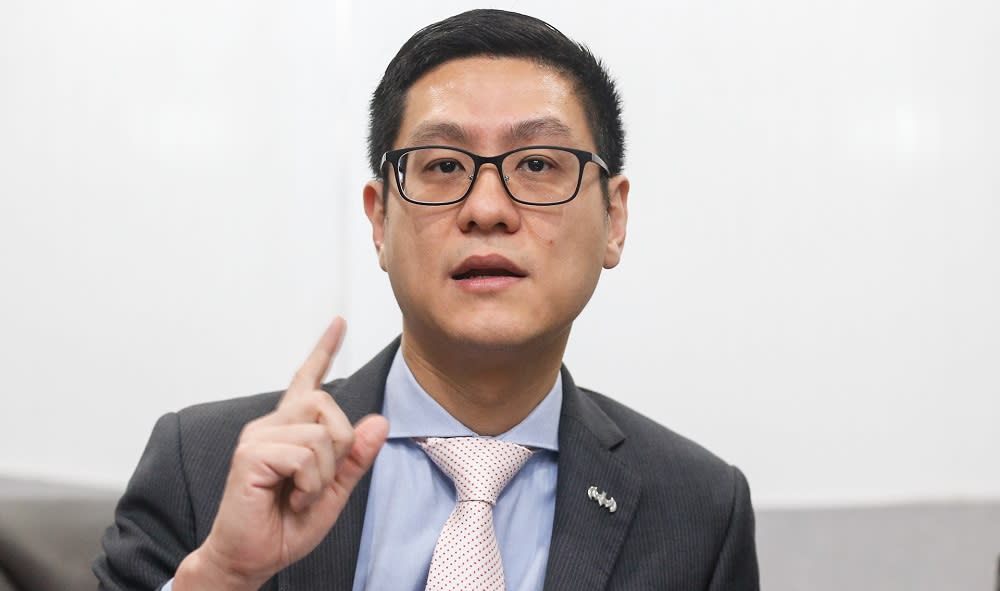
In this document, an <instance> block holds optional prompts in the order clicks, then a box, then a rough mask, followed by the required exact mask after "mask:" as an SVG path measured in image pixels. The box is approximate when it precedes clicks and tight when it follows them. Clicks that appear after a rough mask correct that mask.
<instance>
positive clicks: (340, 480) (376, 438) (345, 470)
mask: <svg viewBox="0 0 1000 591" xmlns="http://www.w3.org/2000/svg"><path fill="white" fill-rule="evenodd" d="M388 435H389V421H387V420H386V419H385V417H383V416H382V415H368V416H366V417H364V418H363V419H361V420H360V421H358V422H357V424H356V425H355V426H354V445H353V446H352V447H351V452H350V453H349V454H347V456H346V457H345V458H344V459H343V460H341V462H340V465H339V466H337V475H336V477H335V480H336V481H337V484H339V485H340V486H342V487H344V488H345V489H346V490H348V491H350V490H352V489H353V488H354V485H355V484H357V483H358V481H359V480H361V477H362V476H364V475H365V472H367V471H368V469H369V468H371V467H372V464H374V463H375V456H377V455H378V452H379V450H380V449H382V444H383V443H385V439H386V437H387V436H388Z"/></svg>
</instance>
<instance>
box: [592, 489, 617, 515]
mask: <svg viewBox="0 0 1000 591" xmlns="http://www.w3.org/2000/svg"><path fill="white" fill-rule="evenodd" d="M587 497H588V498H590V500H592V501H596V502H597V504H598V505H600V506H602V507H604V508H605V509H607V510H608V513H614V512H615V511H617V510H618V503H616V502H615V498H614V497H609V496H608V495H607V493H605V492H604V491H603V490H602V491H601V492H597V487H596V486H592V487H590V488H588V489H587Z"/></svg>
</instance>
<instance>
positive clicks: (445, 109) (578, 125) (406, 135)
mask: <svg viewBox="0 0 1000 591" xmlns="http://www.w3.org/2000/svg"><path fill="white" fill-rule="evenodd" d="M401 123H402V124H401V126H400V130H399V131H400V134H399V136H398V138H397V139H398V142H399V143H398V144H397V147H400V146H402V145H404V144H405V145H421V144H423V145H426V144H434V143H448V144H454V143H458V144H462V145H466V146H472V145H473V144H475V143H476V141H477V140H482V141H493V140H496V141H499V142H502V143H513V144H518V143H522V142H525V141H529V142H533V143H552V142H558V143H573V144H575V145H578V147H584V146H582V145H579V144H580V143H581V142H587V143H589V141H588V140H589V139H590V133H589V131H590V130H589V125H588V122H587V119H586V116H585V114H584V109H583V105H582V102H581V100H580V97H579V96H578V94H577V92H576V85H575V84H574V83H573V81H572V80H571V79H570V78H569V77H567V76H566V75H565V74H564V73H562V72H559V71H557V70H556V69H554V68H552V67H550V66H548V65H545V64H543V63H540V62H538V61H537V60H532V59H527V58H520V57H492V56H473V57H465V58H458V59H454V60H449V61H447V62H444V63H443V64H441V65H439V66H437V67H435V68H433V69H432V70H430V71H428V72H427V73H426V74H424V75H423V76H421V77H420V78H419V79H417V80H416V81H415V82H414V83H413V85H412V86H410V88H409V89H408V90H407V93H406V98H405V107H404V110H403V121H402V122H401Z"/></svg>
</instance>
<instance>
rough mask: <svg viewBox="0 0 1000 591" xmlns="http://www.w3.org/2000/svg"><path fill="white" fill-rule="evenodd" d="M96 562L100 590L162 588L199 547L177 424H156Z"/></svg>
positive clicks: (166, 419) (167, 418)
mask: <svg viewBox="0 0 1000 591" xmlns="http://www.w3.org/2000/svg"><path fill="white" fill-rule="evenodd" d="M101 544H102V547H103V552H102V553H101V554H100V555H98V557H97V559H96V560H95V561H94V574H96V575H97V579H98V581H99V585H98V589H99V590H100V591H148V590H153V589H159V588H160V587H161V586H162V585H164V584H165V583H166V582H167V581H168V580H170V579H171V578H172V577H173V576H174V571H176V570H177V566H178V565H179V564H180V562H181V560H183V559H184V557H185V556H187V555H188V553H190V552H191V551H193V550H194V549H195V547H196V537H195V522H194V512H193V509H192V504H191V498H190V496H189V489H188V484H187V479H186V477H185V474H184V466H183V458H182V448H181V441H180V429H179V419H178V416H177V414H175V413H171V414H167V415H164V416H163V417H161V418H160V420H159V421H157V423H156V426H155V427H154V428H153V433H152V435H150V438H149V442H148V443H147V444H146V449H145V451H144V452H143V454H142V458H141V459H140V460H139V465H138V466H137V467H136V469H135V473H134V474H133V475H132V478H131V480H130V481H129V484H128V486H127V487H126V489H125V494H124V495H123V496H122V498H121V500H120V501H119V502H118V506H117V508H116V510H115V521H114V524H112V525H111V526H110V527H109V528H108V529H107V530H106V531H105V532H104V537H103V538H102V540H101Z"/></svg>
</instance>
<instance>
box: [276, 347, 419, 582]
mask: <svg viewBox="0 0 1000 591" xmlns="http://www.w3.org/2000/svg"><path fill="white" fill-rule="evenodd" d="M398 348H399V339H398V338H397V339H396V340H395V341H393V342H392V344H390V345H389V346H388V347H386V348H385V349H383V350H382V352H381V353H379V354H378V355H377V356H376V357H375V358H374V359H372V360H371V361H369V362H368V363H367V364H366V365H365V366H364V367H362V368H361V369H359V370H358V371H357V372H356V373H354V374H353V375H352V376H350V377H349V378H347V379H346V380H338V381H334V382H331V383H330V384H326V385H325V386H323V389H324V390H326V391H327V392H329V393H330V394H331V395H332V396H333V397H334V399H335V400H336V401H337V404H338V405H340V408H341V409H342V410H343V411H344V414H346V415H347V418H348V419H349V420H350V421H351V423H352V424H354V423H356V422H358V420H359V419H361V418H362V417H363V416H365V415H368V414H371V413H377V412H382V402H383V400H384V399H385V380H386V376H387V375H388V374H389V367H390V366H391V365H392V359H393V356H394V355H395V354H396V349H398ZM370 487H371V471H369V472H368V473H367V474H365V476H364V477H363V478H362V479H361V480H360V481H359V482H358V485H357V486H356V487H355V488H354V492H353V493H352V494H351V497H350V499H348V501H347V505H346V506H345V507H344V510H343V512H342V513H341V514H340V517H338V518H337V523H336V524H334V526H333V528H332V529H331V530H330V533H329V534H328V535H327V536H326V538H324V539H323V541H322V542H320V544H319V545H318V546H316V549H315V550H313V551H312V552H311V553H310V554H309V555H308V556H306V557H305V558H303V559H302V560H300V561H298V562H296V563H295V564H293V565H291V566H290V567H288V568H287V569H285V570H284V571H282V572H281V573H279V574H278V591H300V590H305V589H317V588H320V587H319V586H320V585H321V586H322V588H324V589H345V590H346V589H351V587H352V586H353V584H354V571H355V569H356V567H357V563H358V551H359V549H360V547H361V530H362V527H363V526H364V523H365V509H366V508H367V506H368V490H369V488H370Z"/></svg>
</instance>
